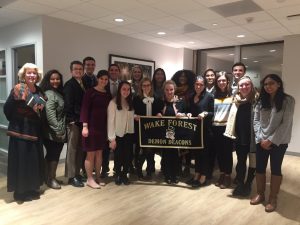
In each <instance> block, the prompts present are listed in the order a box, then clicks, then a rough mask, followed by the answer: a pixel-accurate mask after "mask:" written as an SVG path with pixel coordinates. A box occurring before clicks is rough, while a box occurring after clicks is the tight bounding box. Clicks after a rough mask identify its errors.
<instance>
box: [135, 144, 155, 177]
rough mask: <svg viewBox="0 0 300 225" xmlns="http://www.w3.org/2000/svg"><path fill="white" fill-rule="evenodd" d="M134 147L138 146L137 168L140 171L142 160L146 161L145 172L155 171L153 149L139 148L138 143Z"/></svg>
mask: <svg viewBox="0 0 300 225" xmlns="http://www.w3.org/2000/svg"><path fill="white" fill-rule="evenodd" d="M136 148H139V150H138V151H139V157H138V165H137V169H139V170H140V171H141V170H142V168H143V164H144V162H145V161H147V168H146V171H147V173H152V172H153V171H155V161H154V151H153V150H152V149H151V148H140V147H139V146H138V145H137V146H136Z"/></svg>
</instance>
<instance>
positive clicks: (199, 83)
mask: <svg viewBox="0 0 300 225" xmlns="http://www.w3.org/2000/svg"><path fill="white" fill-rule="evenodd" d="M204 88H205V85H204V80H196V82H195V84H194V89H195V92H196V94H198V95H199V94H201V93H202V91H203V90H204Z"/></svg>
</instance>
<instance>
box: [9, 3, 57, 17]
mask: <svg viewBox="0 0 300 225" xmlns="http://www.w3.org/2000/svg"><path fill="white" fill-rule="evenodd" d="M7 9H14V10H18V11H21V12H26V13H32V14H36V15H43V14H46V15H47V14H50V13H53V12H56V11H58V9H57V8H54V7H52V6H45V5H41V4H39V3H33V2H27V1H25V0H20V1H15V2H13V3H11V4H9V5H8V6H7Z"/></svg>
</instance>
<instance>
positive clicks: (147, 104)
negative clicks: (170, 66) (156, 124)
mask: <svg viewBox="0 0 300 225" xmlns="http://www.w3.org/2000/svg"><path fill="white" fill-rule="evenodd" d="M162 107H163V102H162V101H161V100H160V99H158V98H156V97H153V91H152V83H151V80H150V78H148V77H145V78H143V79H142V80H141V82H140V85H139V89H138V95H137V96H136V97H134V99H133V108H134V120H135V124H134V125H135V126H134V129H135V135H136V143H137V145H136V149H137V148H140V147H139V144H140V143H139V139H138V134H139V129H138V128H139V126H138V121H139V119H140V116H156V115H157V114H158V113H159V112H161V109H162ZM140 150H141V151H142V152H141V153H140V154H139V158H138V167H137V174H138V177H139V178H140V179H143V177H144V176H143V173H142V167H143V164H144V162H145V159H146V160H147V169H146V171H147V178H149V179H150V178H151V173H152V171H153V170H155V161H154V152H153V150H152V149H149V148H144V149H140ZM140 150H138V152H140Z"/></svg>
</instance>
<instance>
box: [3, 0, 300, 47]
mask: <svg viewBox="0 0 300 225" xmlns="http://www.w3.org/2000/svg"><path fill="white" fill-rule="evenodd" d="M0 6H2V8H0V27H4V26H8V25H11V24H13V23H16V22H19V21H22V20H25V19H28V18H30V17H33V16H37V15H46V16H50V17H55V18H59V19H63V20H67V21H71V22H74V23H78V24H82V25H86V26H90V27H94V28H97V29H102V30H107V31H110V32H114V33H119V34H122V35H126V36H129V37H133V38H137V39H142V40H145V41H150V42H154V43H158V44H162V45H166V46H169V47H175V48H183V47H184V48H189V49H206V48H216V47H223V46H234V45H242V44H252V43H261V42H269V41H278V40H283V37H284V36H286V35H292V34H300V16H296V17H292V19H288V18H287V16H290V15H297V14H300V0H0ZM115 18H123V19H124V22H122V23H117V22H115V21H114V19H115ZM158 32H165V34H164V35H158V34H157V33H158ZM237 35H244V37H240V38H239V37H237Z"/></svg>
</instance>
